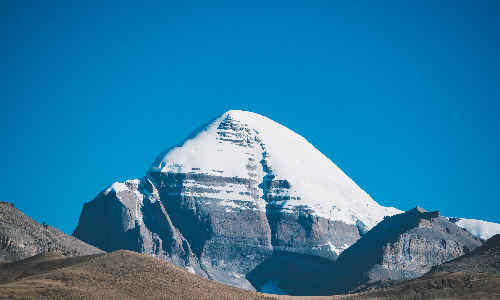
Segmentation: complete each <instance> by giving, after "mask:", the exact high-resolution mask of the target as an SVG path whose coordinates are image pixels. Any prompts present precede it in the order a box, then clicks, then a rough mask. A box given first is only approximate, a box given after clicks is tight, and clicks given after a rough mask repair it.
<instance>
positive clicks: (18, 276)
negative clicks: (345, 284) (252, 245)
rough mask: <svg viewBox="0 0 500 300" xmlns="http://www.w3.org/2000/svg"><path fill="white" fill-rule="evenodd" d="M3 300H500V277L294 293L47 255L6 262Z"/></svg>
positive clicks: (131, 261) (159, 264) (161, 267)
mask: <svg viewBox="0 0 500 300" xmlns="http://www.w3.org/2000/svg"><path fill="white" fill-rule="evenodd" d="M0 299H280V300H325V299H352V300H355V299H500V275H488V274H478V273H471V274H464V273H447V272H440V273H433V274H429V275H425V276H422V277H420V278H416V279H413V280H408V281H406V282H404V283H402V284H398V285H395V286H392V287H389V288H386V289H382V290H377V291H372V292H367V293H362V294H355V295H346V296H322V297H291V296H278V295H267V294H261V293H256V292H250V291H246V290H242V289H239V288H235V287H231V286H228V285H224V284H221V283H218V282H215V281H211V280H208V279H205V278H202V277H200V276H196V275H193V274H191V273H189V272H187V271H185V270H184V269H182V268H179V267H176V266H173V265H171V264H169V263H166V262H164V261H162V260H160V259H156V258H153V257H150V256H148V255H145V254H140V253H135V252H129V251H123V250H120V251H116V252H113V253H107V254H96V255H88V256H79V257H64V256H62V255H60V254H55V253H42V254H39V255H36V256H33V257H30V258H27V259H24V260H20V261H16V262H0Z"/></svg>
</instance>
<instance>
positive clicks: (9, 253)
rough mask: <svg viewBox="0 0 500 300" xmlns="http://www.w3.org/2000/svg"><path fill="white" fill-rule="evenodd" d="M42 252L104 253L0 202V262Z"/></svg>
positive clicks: (65, 254)
mask: <svg viewBox="0 0 500 300" xmlns="http://www.w3.org/2000/svg"><path fill="white" fill-rule="evenodd" d="M43 252H54V253H59V254H62V255H64V256H81V255H90V254H98V253H104V251H102V250H100V249H98V248H96V247H94V246H91V245H89V244H86V243H84V242H82V241H80V240H78V239H76V238H74V237H72V236H70V235H67V234H65V233H64V232H62V231H60V230H58V229H57V228H54V227H52V226H48V225H42V224H40V223H38V222H36V221H35V220H33V219H31V218H30V217H28V216H26V215H25V214H23V213H22V212H20V211H19V210H18V209H16V208H15V207H14V205H12V204H11V203H7V202H0V261H16V260H20V259H24V258H28V257H31V256H33V255H36V254H39V253H43Z"/></svg>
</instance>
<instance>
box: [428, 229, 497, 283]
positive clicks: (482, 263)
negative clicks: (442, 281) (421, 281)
mask: <svg viewBox="0 0 500 300" xmlns="http://www.w3.org/2000/svg"><path fill="white" fill-rule="evenodd" d="M443 271H445V272H450V273H451V272H461V273H486V274H491V275H500V234H497V235H494V236H493V237H491V238H489V239H488V240H487V241H486V243H484V245H482V246H481V247H479V248H476V249H475V250H474V251H472V252H469V253H466V254H464V255H462V256H460V257H458V258H456V259H454V260H452V261H448V262H445V263H443V264H439V265H436V266H434V267H432V269H431V270H430V272H429V273H435V272H443Z"/></svg>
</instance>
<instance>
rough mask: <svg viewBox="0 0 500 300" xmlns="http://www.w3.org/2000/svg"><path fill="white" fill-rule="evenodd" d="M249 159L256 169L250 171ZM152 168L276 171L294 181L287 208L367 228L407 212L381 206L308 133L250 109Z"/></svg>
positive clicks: (202, 131) (211, 125)
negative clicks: (305, 136)
mask: <svg viewBox="0 0 500 300" xmlns="http://www.w3.org/2000/svg"><path fill="white" fill-rule="evenodd" d="M249 162H251V163H252V164H254V165H255V167H256V168H255V169H253V170H251V171H249V167H248V165H249ZM150 171H151V172H164V173H170V172H173V173H196V174H207V175H212V176H221V177H238V178H246V179H253V180H255V181H257V185H258V184H260V183H261V182H263V180H264V178H265V176H266V175H273V176H274V180H286V181H287V182H288V183H289V184H290V188H289V189H285V190H283V191H282V192H283V194H282V195H284V196H287V197H286V200H282V201H280V202H282V203H279V204H280V205H282V210H284V211H287V210H288V211H292V210H293V208H294V207H296V206H302V207H304V206H306V207H308V208H310V209H311V210H312V211H313V212H314V213H315V214H316V215H317V216H321V217H325V218H328V219H331V220H338V221H343V222H345V223H347V224H358V226H363V224H364V226H366V229H371V228H372V227H373V226H375V225H376V224H377V223H378V222H380V221H381V220H382V219H383V218H384V216H388V215H394V214H397V213H401V212H402V211H400V210H398V209H395V208H389V207H383V206H380V205H379V204H378V203H377V202H375V201H374V200H373V199H372V198H371V197H370V196H369V195H368V194H367V193H366V192H365V191H363V190H362V189H361V188H359V187H358V186H357V185H356V183H354V181H352V180H351V179H350V178H349V177H348V176H347V175H346V174H344V172H342V170H340V169H339V168H338V167H337V166H336V165H335V164H334V163H333V162H332V161H331V160H329V159H328V158H327V157H326V156H325V155H323V154H322V153H321V152H320V151H318V150H317V149H316V148H314V146H313V145H311V144H310V143H309V142H308V141H307V140H306V139H305V138H303V137H302V136H300V135H298V134H297V133H295V132H293V131H291V130H290V129H288V128H286V127H285V126H283V125H280V124H278V123H276V122H274V121H272V120H270V119H268V118H266V117H264V116H261V115H259V114H256V113H251V112H246V111H239V110H231V111H228V112H226V113H224V114H222V115H221V116H219V117H217V118H215V119H213V120H212V121H210V122H208V123H206V124H204V125H203V126H202V127H200V128H198V129H197V130H195V131H194V132H193V133H192V134H191V135H190V136H189V137H188V138H187V139H186V140H184V141H183V142H182V143H180V144H179V145H177V146H175V147H172V148H170V149H168V150H166V151H164V152H163V153H161V154H160V155H159V156H158V157H157V158H156V160H155V162H154V163H153V165H152V166H151V168H150ZM262 193H263V192H262ZM261 196H262V195H261ZM228 197H229V194H228ZM228 200H235V199H231V198H228ZM262 201H263V200H262ZM261 207H262V206H261ZM263 207H265V205H264V206H263ZM359 221H361V222H362V223H363V224H360V222H359Z"/></svg>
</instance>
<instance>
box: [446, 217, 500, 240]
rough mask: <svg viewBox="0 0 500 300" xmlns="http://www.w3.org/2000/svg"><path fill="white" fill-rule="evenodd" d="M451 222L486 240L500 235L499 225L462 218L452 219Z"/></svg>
mask: <svg viewBox="0 0 500 300" xmlns="http://www.w3.org/2000/svg"><path fill="white" fill-rule="evenodd" d="M455 220H456V221H455ZM450 221H454V223H455V224H456V225H457V226H459V227H462V228H465V229H467V231H468V232H470V233H472V234H473V235H475V236H477V237H480V238H482V239H484V240H487V239H489V238H490V237H492V236H494V235H495V234H500V224H497V223H493V222H487V221H481V220H475V219H462V218H459V219H454V218H451V219H450Z"/></svg>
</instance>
